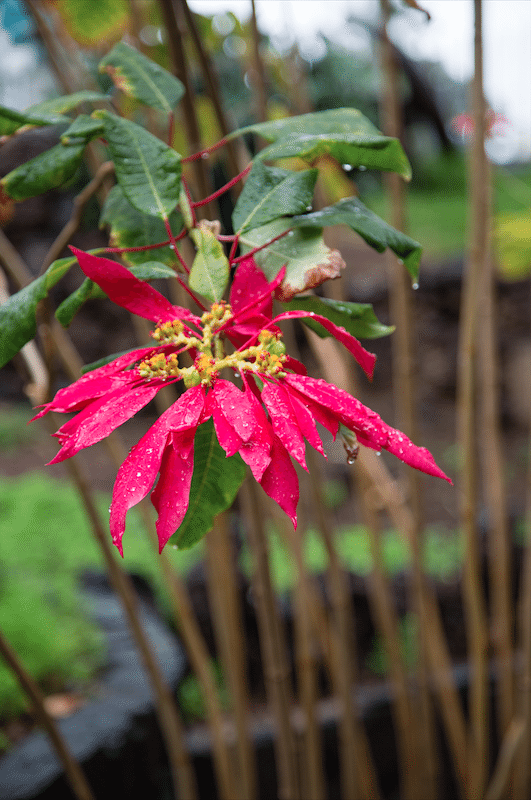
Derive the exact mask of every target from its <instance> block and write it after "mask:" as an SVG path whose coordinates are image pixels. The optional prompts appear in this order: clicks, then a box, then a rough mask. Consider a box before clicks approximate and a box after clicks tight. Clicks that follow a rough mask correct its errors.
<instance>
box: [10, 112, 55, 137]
mask: <svg viewBox="0 0 531 800" xmlns="http://www.w3.org/2000/svg"><path fill="white" fill-rule="evenodd" d="M69 121H70V120H69V118H68V117H61V116H57V115H55V116H50V117H46V116H42V117H39V116H38V115H35V116H31V115H30V114H29V113H28V112H27V111H15V110H14V109H12V108H6V107H5V106H0V136H10V135H11V134H12V133H15V132H16V131H18V130H19V129H20V128H24V127H25V126H32V127H33V126H41V125H55V124H57V123H58V122H69Z"/></svg>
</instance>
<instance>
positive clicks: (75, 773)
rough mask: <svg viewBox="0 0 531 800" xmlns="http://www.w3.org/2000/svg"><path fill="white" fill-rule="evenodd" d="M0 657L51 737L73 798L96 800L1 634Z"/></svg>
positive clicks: (40, 696)
mask: <svg viewBox="0 0 531 800" xmlns="http://www.w3.org/2000/svg"><path fill="white" fill-rule="evenodd" d="M0 655H1V656H2V658H3V659H4V661H5V662H6V664H7V665H8V667H9V668H10V669H11V670H12V672H13V674H14V675H15V677H16V679H17V680H18V682H19V684H20V686H21V687H22V689H23V691H24V692H25V693H26V694H27V695H28V697H29V699H30V700H31V703H32V713H33V714H34V716H35V717H36V719H37V721H38V722H39V723H40V724H41V725H42V726H43V728H44V729H45V730H46V733H47V734H48V736H49V737H50V739H51V741H52V745H53V747H54V748H55V751H56V753H57V755H58V757H59V760H60V761H61V763H62V765H63V767H64V770H65V774H66V777H67V778H68V781H69V783H70V786H71V787H72V791H73V793H74V795H75V796H76V797H77V798H78V800H95V798H94V795H93V794H92V791H91V789H90V787H89V785H88V783H87V779H86V778H85V774H84V772H83V770H82V769H81V766H80V764H79V762H78V761H77V759H76V758H75V757H74V755H73V754H72V752H71V751H70V748H69V747H68V744H67V742H66V740H65V739H64V737H63V735H62V733H61V731H60V729H59V727H58V725H57V724H56V722H55V720H54V719H53V717H52V716H50V714H49V713H48V712H47V711H46V706H45V703H44V696H43V694H42V692H41V690H40V689H39V686H38V685H37V683H36V682H35V681H34V680H33V678H32V676H31V675H30V674H29V672H28V671H27V670H26V668H25V667H24V665H23V664H22V662H21V660H20V659H19V657H18V656H17V654H16V653H15V651H14V650H13V648H12V647H11V645H10V644H9V642H8V641H7V639H6V638H5V636H4V634H3V633H2V631H0Z"/></svg>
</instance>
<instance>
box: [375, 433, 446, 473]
mask: <svg viewBox="0 0 531 800" xmlns="http://www.w3.org/2000/svg"><path fill="white" fill-rule="evenodd" d="M387 435H388V440H387V444H386V445H385V446H384V449H385V450H387V451H388V452H389V453H392V454H393V455H394V456H396V457H397V458H399V459H400V460H401V461H405V463H406V464H409V466H410V467H414V468H415V469H419V470H420V471H421V472H425V473H426V475H433V476H434V477H436V478H443V479H444V480H445V481H448V483H449V484H451V485H452V486H453V483H452V481H451V480H450V478H449V477H448V475H445V473H444V472H443V471H442V469H440V467H438V466H437V464H436V463H435V459H434V458H433V456H432V454H431V453H430V451H429V450H427V449H426V448H425V447H417V445H415V444H413V442H412V441H411V439H408V437H407V436H406V435H405V433H402V432H401V431H397V430H396V429H395V428H388V431H387Z"/></svg>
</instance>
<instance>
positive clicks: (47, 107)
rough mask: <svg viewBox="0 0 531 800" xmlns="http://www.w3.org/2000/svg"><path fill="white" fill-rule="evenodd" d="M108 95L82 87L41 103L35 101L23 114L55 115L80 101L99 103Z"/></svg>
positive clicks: (74, 106)
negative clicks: (77, 90)
mask: <svg viewBox="0 0 531 800" xmlns="http://www.w3.org/2000/svg"><path fill="white" fill-rule="evenodd" d="M108 101H109V97H108V96H107V95H106V94H102V93H101V92H93V91H92V90H91V89H82V90H81V91H79V92H73V93H72V94H65V95H63V96H62V97H54V98H52V99H51V100H43V102H42V103H37V104H36V105H34V106H31V108H28V109H26V111H25V112H24V113H25V114H29V115H31V116H32V117H33V116H40V115H41V114H45V115H48V114H50V115H57V114H64V113H65V111H71V110H72V109H73V108H77V107H78V106H80V105H81V104H82V103H101V102H108Z"/></svg>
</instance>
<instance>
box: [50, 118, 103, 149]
mask: <svg viewBox="0 0 531 800" xmlns="http://www.w3.org/2000/svg"><path fill="white" fill-rule="evenodd" d="M104 127H105V126H104V124H103V122H102V121H101V119H94V118H93V117H89V116H88V115H87V114H80V115H79V117H76V119H75V120H74V121H73V123H72V124H71V125H70V127H69V128H67V129H66V131H65V132H64V133H63V134H62V135H61V143H62V144H71V143H72V142H73V141H75V140H76V139H78V140H79V139H84V140H85V142H90V140H91V139H95V138H97V137H98V136H101V135H102V134H103V129H104Z"/></svg>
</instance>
